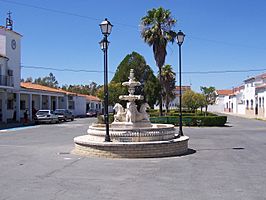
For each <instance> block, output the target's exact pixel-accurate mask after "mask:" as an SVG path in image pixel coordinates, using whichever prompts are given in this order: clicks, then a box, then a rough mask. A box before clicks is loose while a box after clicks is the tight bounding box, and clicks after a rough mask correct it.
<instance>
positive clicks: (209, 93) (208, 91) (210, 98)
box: [200, 86, 216, 113]
mask: <svg viewBox="0 0 266 200" xmlns="http://www.w3.org/2000/svg"><path fill="white" fill-rule="evenodd" d="M200 90H201V91H202V94H203V95H204V97H205V101H206V105H205V112H206V113H207V110H208V105H212V104H214V103H215V100H216V93H215V87H212V86H211V87H203V86H201V87H200Z"/></svg>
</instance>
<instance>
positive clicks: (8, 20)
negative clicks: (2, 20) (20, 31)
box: [6, 11, 13, 31]
mask: <svg viewBox="0 0 266 200" xmlns="http://www.w3.org/2000/svg"><path fill="white" fill-rule="evenodd" d="M11 14H12V12H10V11H9V12H8V13H7V18H6V29H9V30H11V31H12V30H13V20H12V19H11Z"/></svg>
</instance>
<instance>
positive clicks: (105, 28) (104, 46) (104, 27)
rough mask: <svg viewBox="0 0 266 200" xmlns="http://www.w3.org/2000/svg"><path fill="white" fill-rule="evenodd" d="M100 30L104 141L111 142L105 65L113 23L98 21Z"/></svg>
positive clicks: (106, 69)
mask: <svg viewBox="0 0 266 200" xmlns="http://www.w3.org/2000/svg"><path fill="white" fill-rule="evenodd" d="M99 26H100V28H101V32H102V34H103V36H104V37H103V39H102V40H101V41H100V42H99V44H100V47H101V50H103V52H104V122H105V129H106V133H105V142H111V138H110V134H109V113H108V105H109V103H108V102H109V100H108V98H109V97H108V96H109V95H108V67H107V52H108V51H107V50H108V45H109V41H108V39H107V37H108V36H109V35H110V34H111V31H112V27H113V25H112V24H111V23H110V22H109V21H108V20H107V18H105V20H104V21H102V23H100V25H99Z"/></svg>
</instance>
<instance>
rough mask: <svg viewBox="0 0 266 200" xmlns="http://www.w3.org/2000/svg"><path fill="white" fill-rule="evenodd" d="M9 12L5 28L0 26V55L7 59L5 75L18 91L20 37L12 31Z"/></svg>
mask: <svg viewBox="0 0 266 200" xmlns="http://www.w3.org/2000/svg"><path fill="white" fill-rule="evenodd" d="M11 14H12V13H11V12H10V11H9V12H8V13H7V18H6V24H5V26H0V55H1V56H4V57H6V58H7V60H8V61H7V65H6V67H5V70H4V71H6V74H4V73H2V75H3V76H7V78H8V79H10V81H11V82H12V84H10V85H13V87H14V89H18V90H19V89H20V79H21V69H20V68H21V46H20V40H21V37H22V35H21V34H19V33H17V32H15V31H14V30H13V20H12V18H11Z"/></svg>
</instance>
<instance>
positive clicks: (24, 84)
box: [20, 82, 101, 102]
mask: <svg viewBox="0 0 266 200" xmlns="http://www.w3.org/2000/svg"><path fill="white" fill-rule="evenodd" d="M20 86H21V87H22V88H25V89H32V90H41V91H47V92H57V93H63V94H67V95H75V96H83V97H85V98H86V99H87V100H90V101H98V102H100V101H101V100H100V99H99V98H98V97H96V96H92V95H85V94H77V93H74V92H68V91H65V90H62V89H57V88H51V87H47V86H43V85H39V84H35V83H30V82H21V83H20Z"/></svg>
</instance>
